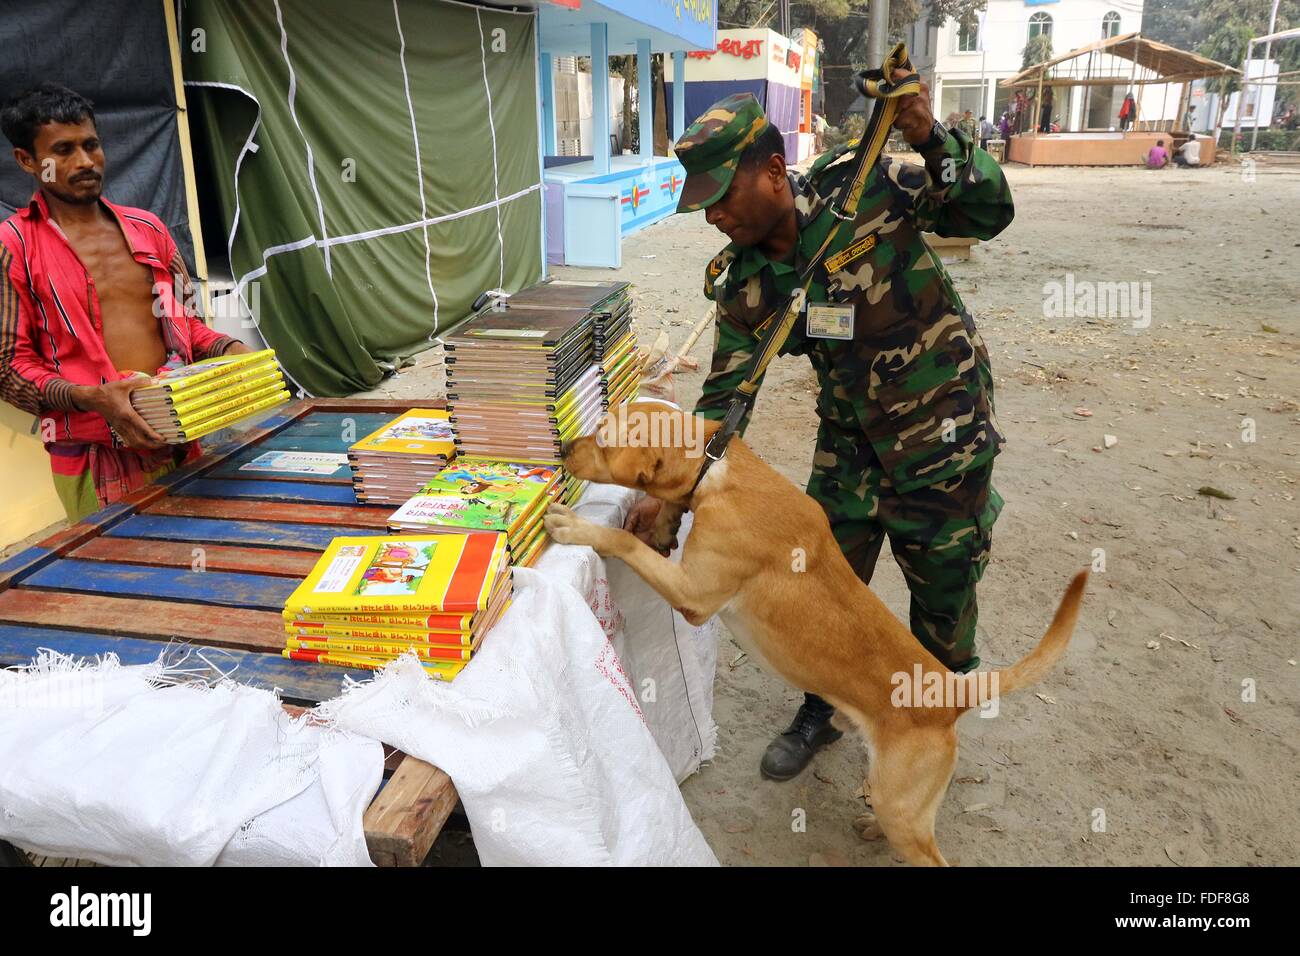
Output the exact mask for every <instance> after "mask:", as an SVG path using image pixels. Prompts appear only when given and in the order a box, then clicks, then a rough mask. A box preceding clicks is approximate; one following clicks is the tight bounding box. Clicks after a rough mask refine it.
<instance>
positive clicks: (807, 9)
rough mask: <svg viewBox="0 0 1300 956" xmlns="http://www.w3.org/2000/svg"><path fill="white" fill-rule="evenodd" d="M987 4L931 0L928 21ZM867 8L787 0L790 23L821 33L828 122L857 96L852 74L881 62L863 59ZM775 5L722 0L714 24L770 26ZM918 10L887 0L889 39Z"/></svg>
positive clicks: (854, 2) (968, 15)
mask: <svg viewBox="0 0 1300 956" xmlns="http://www.w3.org/2000/svg"><path fill="white" fill-rule="evenodd" d="M986 4H987V0H930V2H929V4H928V6H929V17H928V18H927V22H929V23H930V24H932V25H938V24H941V23H943V22H944V21H945V20H947V19H948V18H949V17H952V18H955V19H957V20H958V21H959V22H962V23H973V22H974V21H975V18H976V17H977V16H978V15H979V11H981V10H983V9H984V7H985V6H986ZM870 9H871V2H870V0H795V2H793V3H792V4H791V17H792V20H793V23H792V26H796V27H800V26H806V27H810V28H812V29H813V30H814V31H816V33H817V35H818V36H819V37H820V38H821V41H822V46H823V51H822V81H823V85H824V89H825V97H826V105H825V109H826V116H827V118H828V119H830V120H831V121H832V122H839V121H840V119H841V118H842V117H843V115H844V111H845V110H846V109H848V107H849V106H850V105H851V104H852V103H853V101H854V100H855V99H856V98H857V95H858V94H857V93H856V92H855V91H854V89H853V86H852V84H851V76H852V74H853V73H854V72H856V71H858V70H862V69H866V68H867V67H868V66H876V67H879V65H880V64H878V63H873V64H868V63H867V62H866V55H867V24H868V23H869V16H868V12H869V11H870ZM775 10H776V4H775V3H772V2H771V0H721V2H720V3H719V4H718V25H719V26H720V27H722V28H724V29H726V28H729V27H752V26H772V25H773V23H774V22H775V16H776V14H775ZM921 14H922V6H921V0H891V2H890V4H889V32H890V39H891V40H892V39H896V38H899V37H901V35H902V33H903V31H904V30H905V29H906V28H907V27H909V26H910V25H911V24H913V23H915V22H916V21H917V19H919V18H920V16H921Z"/></svg>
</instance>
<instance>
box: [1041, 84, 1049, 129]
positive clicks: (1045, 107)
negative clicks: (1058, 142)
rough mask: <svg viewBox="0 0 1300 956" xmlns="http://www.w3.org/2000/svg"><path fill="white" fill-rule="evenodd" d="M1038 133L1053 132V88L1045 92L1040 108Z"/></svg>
mask: <svg viewBox="0 0 1300 956" xmlns="http://www.w3.org/2000/svg"><path fill="white" fill-rule="evenodd" d="M1038 132H1040V133H1050V132H1052V88H1051V87H1050V86H1049V87H1047V88H1046V89H1045V90H1043V103H1042V105H1041V106H1040V107H1039V108H1038Z"/></svg>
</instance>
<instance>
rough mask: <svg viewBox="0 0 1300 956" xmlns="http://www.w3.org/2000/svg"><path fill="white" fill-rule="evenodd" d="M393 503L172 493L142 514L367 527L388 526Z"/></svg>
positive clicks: (380, 527)
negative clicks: (326, 502)
mask: <svg viewBox="0 0 1300 956" xmlns="http://www.w3.org/2000/svg"><path fill="white" fill-rule="evenodd" d="M396 510H397V509H396V508H395V507H393V508H389V507H383V508H376V507H375V506H373V505H370V506H365V505H308V504H298V503H296V502H287V501H252V500H247V499H245V500H241V499H236V498H193V497H190V496H188V495H171V496H169V497H167V498H163V499H161V500H160V501H155V502H154V503H153V504H151V505H150V506H149V507H147V508H144V509H142V511H143V513H144V514H154V515H172V516H174V517H182V518H218V519H221V520H225V521H282V522H289V523H291V524H328V525H334V526H335V527H344V528H364V529H366V530H368V531H370V530H375V529H381V530H382V529H385V528H387V527H388V516H389V515H390V514H392V513H393V512H394V511H396Z"/></svg>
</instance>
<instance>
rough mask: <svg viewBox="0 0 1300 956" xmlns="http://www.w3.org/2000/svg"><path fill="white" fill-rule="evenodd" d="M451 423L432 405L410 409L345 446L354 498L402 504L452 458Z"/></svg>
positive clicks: (454, 452)
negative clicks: (350, 445) (350, 444)
mask: <svg viewBox="0 0 1300 956" xmlns="http://www.w3.org/2000/svg"><path fill="white" fill-rule="evenodd" d="M453 438H454V436H453V434H452V429H451V422H450V421H448V420H447V413H446V412H444V411H441V410H440V409H435V408H413V409H411V410H410V411H409V412H405V413H403V414H402V415H401V416H400V417H399V418H396V419H394V420H393V421H391V422H389V423H388V424H387V425H385V426H384V427H383V428H381V429H379V430H378V431H377V432H375V433H374V434H372V435H367V436H366V437H365V438H363V439H361V441H359V442H357V443H356V444H355V445H353V446H352V447H351V448H349V449H348V464H350V465H351V466H352V488H353V491H355V492H356V496H357V501H359V502H362V503H366V504H385V505H400V504H403V503H405V502H406V500H407V499H408V498H410V497H411V496H412V495H414V494H415V493H416V492H417V491H419V490H420V489H421V488H423V487H424V486H425V485H426V484H427V483H428V482H429V480H430V479H431V478H433V477H434V476H435V475H436V474H438V472H440V471H442V469H444V468H446V467H447V463H448V462H449V461H451V460H452V458H454V457H455V456H456V446H455V444H454V443H453Z"/></svg>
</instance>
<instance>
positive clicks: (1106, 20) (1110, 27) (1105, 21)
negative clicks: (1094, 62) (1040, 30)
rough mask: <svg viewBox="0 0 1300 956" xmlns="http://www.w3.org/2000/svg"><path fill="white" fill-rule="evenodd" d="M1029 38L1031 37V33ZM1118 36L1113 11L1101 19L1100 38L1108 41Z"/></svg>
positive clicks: (1115, 16) (1116, 21) (1117, 27)
mask: <svg viewBox="0 0 1300 956" xmlns="http://www.w3.org/2000/svg"><path fill="white" fill-rule="evenodd" d="M1030 36H1033V34H1032V33H1031V34H1030ZM1117 36H1119V14H1118V13H1116V12H1115V11H1114V10H1112V11H1110V13H1108V14H1106V15H1105V16H1104V17H1102V18H1101V38H1102V39H1103V40H1108V39H1110V38H1111V37H1117Z"/></svg>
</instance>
